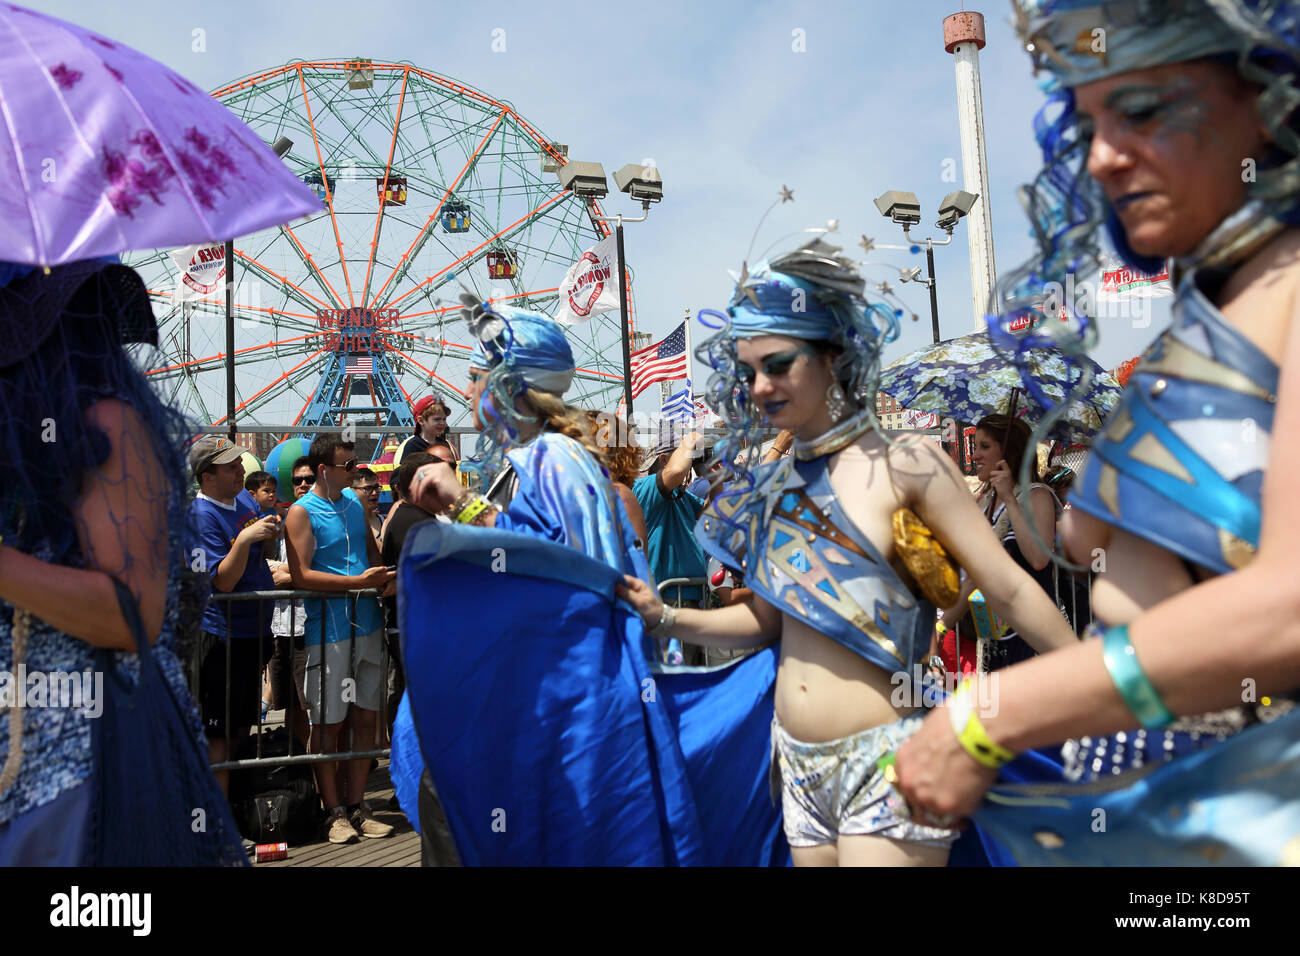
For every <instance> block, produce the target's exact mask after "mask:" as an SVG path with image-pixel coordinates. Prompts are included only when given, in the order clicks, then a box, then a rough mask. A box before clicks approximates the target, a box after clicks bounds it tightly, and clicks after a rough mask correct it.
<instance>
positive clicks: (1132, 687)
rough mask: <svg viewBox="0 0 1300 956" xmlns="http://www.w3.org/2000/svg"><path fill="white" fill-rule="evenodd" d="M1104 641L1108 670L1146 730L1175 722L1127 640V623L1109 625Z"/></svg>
mask: <svg viewBox="0 0 1300 956" xmlns="http://www.w3.org/2000/svg"><path fill="white" fill-rule="evenodd" d="M1102 641H1103V644H1102V657H1103V659H1104V660H1105V661H1106V670H1108V671H1109V672H1110V679H1111V680H1112V681H1114V682H1115V689H1116V690H1117V691H1119V695H1120V696H1121V697H1123V698H1124V703H1126V704H1127V705H1128V709H1129V710H1131V711H1133V716H1134V717H1136V718H1137V719H1138V723H1140V724H1141V725H1142V726H1143V727H1145V728H1146V729H1147V730H1158V729H1159V728H1161V727H1164V726H1165V725H1166V724H1171V723H1173V720H1174V715H1173V714H1171V713H1170V712H1169V708H1168V707H1166V706H1165V702H1164V701H1163V700H1161V699H1160V695H1159V694H1158V693H1157V692H1156V689H1155V688H1154V687H1153V686H1151V681H1149V680H1147V675H1146V673H1145V672H1144V671H1143V670H1142V665H1141V664H1139V663H1138V659H1137V652H1136V651H1134V649H1133V645H1132V643H1130V641H1129V639H1128V625H1127V624H1121V625H1120V626H1119V627H1112V628H1110V629H1109V630H1107V631H1106V634H1105V636H1104V637H1103V638H1102Z"/></svg>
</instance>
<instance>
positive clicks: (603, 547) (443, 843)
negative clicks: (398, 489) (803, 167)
mask: <svg viewBox="0 0 1300 956" xmlns="http://www.w3.org/2000/svg"><path fill="white" fill-rule="evenodd" d="M462 300H463V302H464V304H465V308H464V310H463V315H464V318H465V320H466V321H467V322H468V323H469V326H470V330H471V332H472V333H473V335H474V337H475V338H476V340H477V343H478V344H477V346H476V347H475V350H474V354H473V357H472V358H471V360H470V396H469V398H470V409H471V411H472V414H473V422H474V426H475V427H476V428H478V429H480V434H479V439H478V444H477V445H476V448H475V452H474V456H473V458H472V459H466V460H464V461H462V463H461V467H462V469H464V470H467V471H472V472H478V473H479V474H480V476H481V477H482V479H483V482H484V488H485V493H483V494H479V493H475V492H472V491H469V490H467V489H466V488H465V487H464V486H462V485H461V484H460V482H459V481H458V480H457V479H456V475H455V472H454V470H453V469H452V468H451V467H450V466H448V465H447V464H445V463H442V462H439V463H437V464H426V465H423V466H421V467H420V468H419V469H418V470H417V471H416V473H415V476H414V478H413V480H412V482H411V488H410V500H411V501H412V502H413V503H414V504H415V505H417V506H419V507H421V508H423V509H425V510H426V511H428V512H430V513H436V514H440V513H443V512H445V513H447V514H448V516H449V517H451V519H452V520H453V521H454V522H456V523H457V524H460V525H475V526H480V527H493V528H497V529H503V530H509V531H516V532H521V533H524V534H528V535H535V536H538V537H542V538H545V539H548V540H551V541H555V542H558V543H562V544H565V545H568V546H570V547H573V548H575V549H576V550H578V551H581V552H582V553H584V554H586V555H587V556H589V557H591V558H594V559H596V560H597V561H600V562H603V563H605V564H608V565H610V566H611V567H612V568H614V569H616V570H617V571H619V572H622V573H632V574H638V575H646V574H647V573H648V569H647V566H646V563H645V557H644V555H643V553H642V552H641V549H640V548H639V547H637V543H636V537H635V534H634V532H633V530H632V524H631V521H630V520H629V518H628V515H627V511H626V509H625V508H624V507H623V503H622V501H621V500H620V498H619V495H618V493H617V492H616V491H615V489H614V487H613V485H612V484H611V482H610V480H609V475H608V472H607V471H606V470H605V468H604V464H603V462H602V457H601V455H602V449H601V448H600V446H599V444H598V442H597V440H596V436H595V434H594V432H593V429H592V426H591V423H590V421H589V419H588V416H587V414H586V413H585V412H584V411H582V410H580V409H576V408H572V407H570V406H568V405H566V404H565V403H564V401H563V398H562V397H561V396H563V394H564V393H565V392H566V391H568V388H569V385H570V383H571V382H572V381H573V373H574V370H575V363H574V360H573V351H572V349H571V348H570V346H569V343H568V341H567V339H566V338H565V335H564V330H563V329H562V328H561V327H560V326H559V325H558V324H556V323H555V322H554V321H553V320H551V319H550V318H548V317H546V316H544V315H541V314H539V313H534V312H528V311H525V310H522V309H517V308H509V307H501V306H488V305H487V304H486V303H484V302H482V301H481V300H479V299H477V298H475V297H473V296H470V295H468V294H467V295H464V296H462ZM507 566H508V561H507ZM454 598H455V596H454V595H445V596H444V598H443V603H442V611H443V614H442V615H441V617H440V620H442V621H446V620H447V619H448V618H449V617H450V616H451V614H452V609H451V607H450V606H449V604H448V602H449V601H452V600H453V599H454ZM479 599H480V598H479V597H476V598H475V599H474V600H475V601H477V600H479ZM471 613H472V612H471ZM410 626H411V625H410V624H409V622H408V623H404V624H403V634H404V638H403V639H404V641H405V640H410V639H412V638H411V637H410V636H409V635H407V634H406V631H407V630H408V629H409V628H410ZM499 664H500V666H501V667H502V668H503V669H504V670H506V671H508V669H509V668H510V666H511V661H510V660H508V659H507V660H502V661H500V662H499ZM440 676H441V675H434V674H427V673H426V674H421V673H418V672H417V673H408V675H407V679H408V686H409V687H410V688H412V689H413V690H416V691H418V690H420V689H421V688H427V687H429V686H438V680H439V677H440ZM455 691H456V688H455V687H446V688H445V689H443V688H441V687H440V686H439V692H440V693H446V694H454V693H455ZM411 692H412V691H410V690H408V695H407V697H408V699H409V697H410V694H411ZM413 726H414V721H413V717H412V713H411V710H410V708H409V706H407V705H406V702H404V707H403V708H402V709H401V710H400V711H399V713H398V718H397V722H396V725H395V727H394V747H395V749H400V747H401V739H402V735H403V732H404V731H405V732H407V733H409V731H410V730H411V728H412V727H413ZM440 729H444V730H445V729H446V728H440ZM458 770H459V768H447V772H450V773H453V774H455V773H457V772H458ZM397 785H398V786H399V787H400V782H399V783H398V784H397ZM399 793H400V790H399ZM409 802H410V801H407V802H406V803H404V807H405V808H406V810H407V813H408V815H411V811H412V809H413V808H411V807H410V806H409ZM415 815H416V816H417V817H418V820H419V824H420V831H421V837H422V848H423V853H422V856H423V860H424V863H425V865H436V866H448V865H459V863H460V854H459V853H458V851H457V847H456V844H455V840H454V839H453V837H452V834H451V831H450V828H449V826H448V822H447V818H446V815H445V814H444V811H443V808H442V805H441V801H440V800H439V797H438V793H437V790H436V789H435V787H434V783H433V778H432V776H431V774H430V773H429V772H428V771H427V770H425V771H424V773H423V774H422V778H421V780H420V783H419V794H418V811H417V813H416V814H415Z"/></svg>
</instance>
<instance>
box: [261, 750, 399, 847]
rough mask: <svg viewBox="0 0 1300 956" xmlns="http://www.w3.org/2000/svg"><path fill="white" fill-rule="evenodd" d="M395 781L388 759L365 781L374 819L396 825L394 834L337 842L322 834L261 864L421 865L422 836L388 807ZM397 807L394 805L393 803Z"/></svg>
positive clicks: (381, 762) (397, 812) (380, 762)
mask: <svg viewBox="0 0 1300 956" xmlns="http://www.w3.org/2000/svg"><path fill="white" fill-rule="evenodd" d="M392 796H393V784H392V781H391V780H390V779H389V777H388V761H387V760H383V759H381V760H380V761H379V767H378V769H376V770H374V771H372V772H371V774H370V777H369V779H368V780H367V781H366V800H367V802H368V803H369V804H370V807H371V809H372V810H373V811H374V814H375V819H377V820H379V821H380V822H382V823H388V824H391V825H392V826H393V835H392V836H391V837H385V838H383V839H380V840H367V839H364V838H363V839H362V840H361V841H360V842H359V843H343V844H334V843H330V842H329V841H328V840H325V839H324V838H323V836H322V837H321V838H318V839H317V840H316V841H315V842H313V843H306V844H303V845H302V846H292V847H290V848H289V857H288V859H285V860H276V861H275V862H273V863H261V864H255V865H256V866H258V867H290V866H419V865H420V835H419V834H418V833H416V832H415V829H414V828H413V827H412V826H411V824H410V823H409V822H408V821H407V819H406V816H405V815H404V814H403V813H402V812H401V811H400V810H398V809H395V808H394V809H391V810H390V809H389V801H390V799H391V798H392ZM394 807H395V805H394Z"/></svg>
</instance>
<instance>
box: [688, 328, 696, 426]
mask: <svg viewBox="0 0 1300 956" xmlns="http://www.w3.org/2000/svg"><path fill="white" fill-rule="evenodd" d="M694 354H695V353H694V352H692V351H691V310H690V309H687V310H686V401H687V402H688V403H689V404H690V406H691V425H692V427H693V426H694V424H695V377H694V376H693V375H692V374H691V372H692V369H691V356H693V355H694Z"/></svg>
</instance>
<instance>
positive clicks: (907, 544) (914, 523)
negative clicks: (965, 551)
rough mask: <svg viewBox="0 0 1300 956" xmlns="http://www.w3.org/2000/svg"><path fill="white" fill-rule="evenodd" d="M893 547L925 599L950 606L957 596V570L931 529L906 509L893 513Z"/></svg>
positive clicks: (959, 580)
mask: <svg viewBox="0 0 1300 956" xmlns="http://www.w3.org/2000/svg"><path fill="white" fill-rule="evenodd" d="M893 526H894V550H895V551H897V552H898V556H899V558H900V559H902V562H903V564H904V565H905V566H906V567H907V570H908V572H909V573H910V574H911V575H912V578H913V579H914V580H915V581H916V584H917V586H918V587H919V588H920V589H921V594H922V595H923V596H924V597H925V599H926V600H927V601H929V602H930V603H931V604H933V605H934V606H935V607H938V608H950V607H952V606H953V605H954V604H956V603H957V598H958V597H960V596H961V573H960V571H961V569H960V568H958V567H957V562H956V561H954V560H953V559H952V557H951V556H950V555H949V554H948V552H947V551H946V550H945V549H944V546H943V544H942V543H941V542H940V541H939V539H938V538H936V537H935V536H934V532H933V531H931V530H930V528H929V527H928V526H927V525H926V524H925V522H924V521H922V520H921V519H920V518H919V517H917V515H916V512H914V511H912V509H910V508H899V509H898V510H897V511H895V512H894V520H893Z"/></svg>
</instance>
